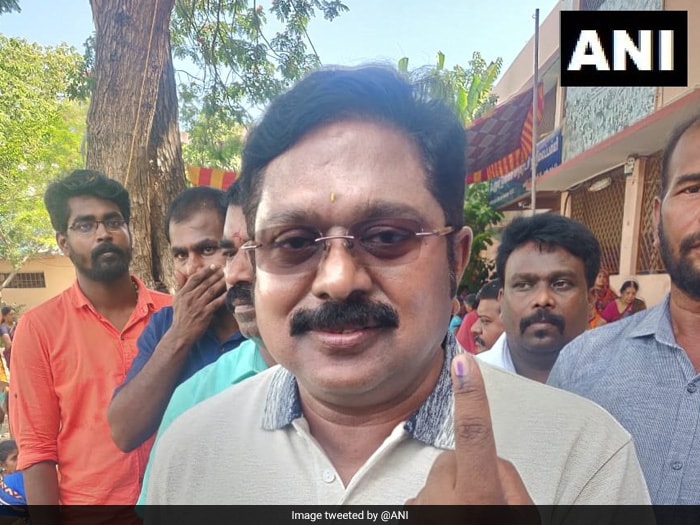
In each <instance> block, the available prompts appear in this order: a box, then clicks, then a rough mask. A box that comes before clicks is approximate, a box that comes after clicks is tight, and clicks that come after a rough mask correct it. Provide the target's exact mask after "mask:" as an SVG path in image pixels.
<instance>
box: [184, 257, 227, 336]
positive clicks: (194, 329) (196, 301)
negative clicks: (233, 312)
mask: <svg viewBox="0 0 700 525" xmlns="http://www.w3.org/2000/svg"><path fill="white" fill-rule="evenodd" d="M225 301H226V284H225V283H224V272H223V269H222V268H221V267H220V266H218V265H215V264H211V265H209V266H207V267H204V268H201V269H199V270H197V271H196V272H195V273H194V274H192V275H191V276H190V277H189V279H187V282H186V283H185V285H184V286H183V287H182V288H180V290H178V292H177V293H176V294H175V297H174V298H173V324H172V327H171V330H173V331H175V332H176V333H177V335H178V336H179V337H182V338H183V339H186V340H187V341H189V342H190V343H191V344H193V343H194V342H195V341H197V340H198V339H199V338H200V337H201V336H202V334H203V333H204V332H205V331H206V329H207V328H208V327H209V325H210V324H211V319H212V317H213V315H214V312H216V311H217V310H218V309H219V308H220V307H221V306H223V305H224V302H225Z"/></svg>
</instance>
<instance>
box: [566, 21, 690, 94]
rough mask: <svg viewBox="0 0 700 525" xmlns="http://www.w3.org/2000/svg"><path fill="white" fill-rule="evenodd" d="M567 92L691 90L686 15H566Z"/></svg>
mask: <svg viewBox="0 0 700 525" xmlns="http://www.w3.org/2000/svg"><path fill="white" fill-rule="evenodd" d="M560 15H561V18H560V22H561V33H560V37H561V41H560V50H561V84H562V86H686V85H687V84H688V12H687V11H562V12H561V13H560Z"/></svg>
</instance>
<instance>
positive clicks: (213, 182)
mask: <svg viewBox="0 0 700 525" xmlns="http://www.w3.org/2000/svg"><path fill="white" fill-rule="evenodd" d="M237 177H238V172H235V171H226V170H222V169H218V168H203V167H201V166H187V178H188V179H190V182H191V183H192V185H193V186H212V187H214V188H219V189H220V190H224V191H226V189H228V187H229V186H230V185H231V184H233V182H234V181H235V180H236V178H237Z"/></svg>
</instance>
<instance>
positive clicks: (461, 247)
mask: <svg viewBox="0 0 700 525" xmlns="http://www.w3.org/2000/svg"><path fill="white" fill-rule="evenodd" d="M454 238H455V239H454V251H455V269H454V270H455V275H456V276H457V282H459V281H460V280H461V279H462V275H463V274H464V270H466V269H467V265H468V264H469V255H470V254H471V249H472V229H471V228H470V227H469V226H464V227H463V228H462V229H461V230H459V231H457V232H456V233H455V235H454Z"/></svg>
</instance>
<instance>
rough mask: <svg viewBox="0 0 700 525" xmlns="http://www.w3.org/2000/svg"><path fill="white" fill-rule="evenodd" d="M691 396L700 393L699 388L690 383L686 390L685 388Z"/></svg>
mask: <svg viewBox="0 0 700 525" xmlns="http://www.w3.org/2000/svg"><path fill="white" fill-rule="evenodd" d="M685 389H686V390H687V391H688V392H689V393H690V394H694V393H695V392H697V391H698V387H697V385H696V384H695V383H690V384H689V385H688V386H687V387H686V388H685Z"/></svg>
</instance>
